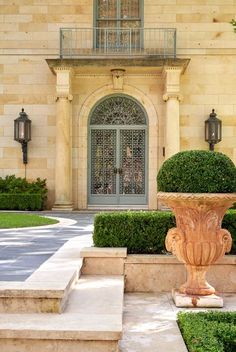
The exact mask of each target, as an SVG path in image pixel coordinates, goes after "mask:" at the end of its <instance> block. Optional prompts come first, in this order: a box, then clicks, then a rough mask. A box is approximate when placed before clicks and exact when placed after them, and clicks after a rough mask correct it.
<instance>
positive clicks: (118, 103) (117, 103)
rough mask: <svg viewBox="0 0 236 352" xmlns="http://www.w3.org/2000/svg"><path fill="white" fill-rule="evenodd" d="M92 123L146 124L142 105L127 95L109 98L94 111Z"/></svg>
mask: <svg viewBox="0 0 236 352" xmlns="http://www.w3.org/2000/svg"><path fill="white" fill-rule="evenodd" d="M90 124H91V125H145V124H146V118H145V115H144V113H143V110H142V108H141V106H139V105H138V104H137V103H136V102H135V101H134V100H132V99H129V98H127V97H119V96H114V97H110V98H107V99H106V100H104V101H103V102H102V103H101V104H99V105H98V106H97V107H96V108H95V110H94V111H93V114H92V118H91V121H90Z"/></svg>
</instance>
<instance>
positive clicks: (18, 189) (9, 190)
mask: <svg viewBox="0 0 236 352" xmlns="http://www.w3.org/2000/svg"><path fill="white" fill-rule="evenodd" d="M0 195H2V196H3V197H2V199H12V200H13V202H14V204H13V205H12V204H10V203H7V201H5V200H3V203H2V204H1V205H0V209H6V210H10V209H19V210H26V209H31V210H38V209H43V207H44V204H45V202H46V199H47V187H46V180H41V179H40V178H37V179H36V181H32V182H29V181H27V180H26V179H25V178H21V177H16V176H15V175H10V176H6V178H5V179H3V178H1V177H0ZM6 195H9V196H10V195H12V196H13V197H8V198H7V197H6ZM27 195H28V197H27ZM30 195H32V197H30ZM26 198H27V199H28V200H27V203H26V206H25V207H24V200H25V199H26ZM39 199H40V205H39ZM18 201H19V204H18V205H17V202H18ZM3 204H4V206H3ZM34 208H35V209H34Z"/></svg>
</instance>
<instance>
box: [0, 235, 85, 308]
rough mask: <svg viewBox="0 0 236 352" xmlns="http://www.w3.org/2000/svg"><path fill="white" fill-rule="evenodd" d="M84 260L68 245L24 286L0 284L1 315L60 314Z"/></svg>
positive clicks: (75, 246) (72, 243) (74, 245)
mask: <svg viewBox="0 0 236 352" xmlns="http://www.w3.org/2000/svg"><path fill="white" fill-rule="evenodd" d="M82 264H83V259H82V258H80V251H79V249H78V240H76V238H75V239H74V238H73V239H72V240H70V241H68V242H67V243H66V244H64V246H62V247H61V248H60V249H59V250H58V252H56V253H55V254H54V255H53V256H52V257H50V258H49V259H48V260H47V261H46V262H45V263H43V264H42V265H41V266H40V267H39V269H37V270H36V271H35V272H34V273H33V274H32V275H31V276H30V277H29V278H28V279H27V280H26V281H24V282H7V281H6V282H4V281H1V282H0V313H62V312H63V310H64V309H65V306H66V303H67V299H68V296H69V293H70V291H71V289H72V288H73V285H74V284H75V283H76V282H77V280H78V278H79V276H80V270H81V267H82Z"/></svg>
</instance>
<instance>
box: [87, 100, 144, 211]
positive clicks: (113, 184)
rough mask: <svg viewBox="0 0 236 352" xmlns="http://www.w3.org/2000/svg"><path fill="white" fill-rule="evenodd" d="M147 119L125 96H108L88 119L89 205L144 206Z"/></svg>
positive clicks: (140, 108) (134, 102)
mask: <svg viewBox="0 0 236 352" xmlns="http://www.w3.org/2000/svg"><path fill="white" fill-rule="evenodd" d="M146 137H147V136H146V116H145V112H144V110H143V109H142V107H141V106H140V105H139V104H138V103H137V102H136V101H135V100H133V99H131V98H128V97H126V96H110V97H109V98H107V99H105V100H103V101H102V102H101V103H100V104H98V105H97V106H96V107H95V108H94V110H93V112H92V114H91V118H90V167H89V169H90V172H89V185H90V187H89V204H111V205H112V204H114V205H116V204H146V201H147V199H146V198H147V197H146V189H147V187H146Z"/></svg>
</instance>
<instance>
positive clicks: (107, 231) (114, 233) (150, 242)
mask: <svg viewBox="0 0 236 352" xmlns="http://www.w3.org/2000/svg"><path fill="white" fill-rule="evenodd" d="M173 226H175V218H174V216H173V214H172V213H171V212H157V211H155V212H116V213H100V214H97V215H96V217H95V221H94V233H93V241H94V244H95V246H97V247H127V250H128V252H129V253H163V251H165V245H164V242H165V235H166V233H167V231H168V229H169V228H170V227H173Z"/></svg>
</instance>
